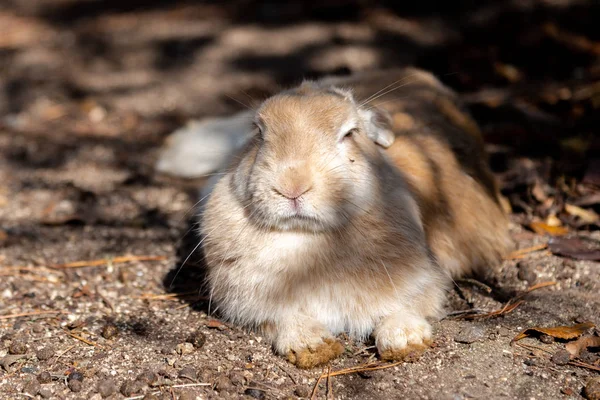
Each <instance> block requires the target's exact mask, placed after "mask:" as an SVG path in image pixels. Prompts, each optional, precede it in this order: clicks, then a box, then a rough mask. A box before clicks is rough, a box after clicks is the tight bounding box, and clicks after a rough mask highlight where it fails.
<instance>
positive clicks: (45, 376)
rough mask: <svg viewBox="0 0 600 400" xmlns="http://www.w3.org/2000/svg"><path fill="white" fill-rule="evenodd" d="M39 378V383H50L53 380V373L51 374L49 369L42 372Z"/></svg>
mask: <svg viewBox="0 0 600 400" xmlns="http://www.w3.org/2000/svg"><path fill="white" fill-rule="evenodd" d="M37 380H38V382H39V383H50V382H52V375H50V372H48V371H44V372H40V373H39V375H38V376H37Z"/></svg>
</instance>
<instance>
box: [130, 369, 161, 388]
mask: <svg viewBox="0 0 600 400" xmlns="http://www.w3.org/2000/svg"><path fill="white" fill-rule="evenodd" d="M135 380H136V381H138V382H140V383H143V384H144V385H147V386H153V385H154V384H155V383H156V382H158V375H157V374H156V373H155V372H152V371H150V370H146V371H143V372H142V373H141V374H139V375H138V376H137V378H135Z"/></svg>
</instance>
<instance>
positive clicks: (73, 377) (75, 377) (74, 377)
mask: <svg viewBox="0 0 600 400" xmlns="http://www.w3.org/2000/svg"><path fill="white" fill-rule="evenodd" d="M71 381H79V382H83V374H82V373H81V372H79V371H73V372H71V373H70V374H69V376H67V382H71Z"/></svg>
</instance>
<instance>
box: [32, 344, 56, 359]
mask: <svg viewBox="0 0 600 400" xmlns="http://www.w3.org/2000/svg"><path fill="white" fill-rule="evenodd" d="M53 355H54V349H52V348H51V347H44V348H42V349H39V350H38V351H36V352H35V356H36V357H37V358H38V360H40V361H45V360H49V359H50V358H52V356H53Z"/></svg>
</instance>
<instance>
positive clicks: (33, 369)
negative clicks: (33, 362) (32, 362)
mask: <svg viewBox="0 0 600 400" xmlns="http://www.w3.org/2000/svg"><path fill="white" fill-rule="evenodd" d="M37 371H38V369H37V368H36V367H23V368H21V372H22V373H24V374H35V373H37Z"/></svg>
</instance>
